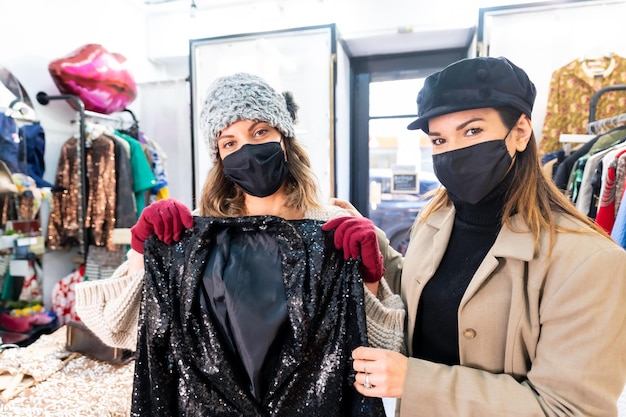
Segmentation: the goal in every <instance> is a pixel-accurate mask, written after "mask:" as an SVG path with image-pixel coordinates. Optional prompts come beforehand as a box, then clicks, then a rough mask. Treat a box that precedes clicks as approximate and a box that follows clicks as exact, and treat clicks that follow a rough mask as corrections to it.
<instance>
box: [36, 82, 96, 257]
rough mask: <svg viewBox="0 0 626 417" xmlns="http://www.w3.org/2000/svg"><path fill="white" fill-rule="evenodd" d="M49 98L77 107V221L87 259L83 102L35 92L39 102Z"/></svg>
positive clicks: (83, 251) (45, 103)
mask: <svg viewBox="0 0 626 417" xmlns="http://www.w3.org/2000/svg"><path fill="white" fill-rule="evenodd" d="M51 100H72V101H73V102H74V103H75V104H76V107H77V108H78V113H79V119H80V120H79V129H80V140H79V145H78V149H79V152H78V157H79V163H80V184H79V193H78V199H79V202H78V212H79V213H78V221H79V224H80V225H81V229H80V230H81V232H80V235H81V237H80V244H81V250H82V255H83V258H84V259H85V260H87V249H88V245H89V242H88V239H87V230H86V227H85V216H86V215H87V154H86V150H85V104H84V103H83V101H82V100H81V99H80V97H78V96H75V95H73V94H59V95H54V96H51V95H48V94H47V93H44V92H43V91H41V92H39V93H37V101H38V102H39V104H42V105H44V106H45V105H47V104H48V103H49V102H50V101H51Z"/></svg>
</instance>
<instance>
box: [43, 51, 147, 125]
mask: <svg viewBox="0 0 626 417" xmlns="http://www.w3.org/2000/svg"><path fill="white" fill-rule="evenodd" d="M48 71H49V72H50V75H51V76H52V79H53V81H54V83H55V84H56V86H57V88H58V89H59V91H60V92H61V93H62V94H73V95H76V96H78V97H79V98H80V99H81V100H82V101H83V103H84V104H85V110H90V111H95V112H98V113H104V114H111V113H115V112H118V111H121V110H123V109H124V108H125V107H126V106H128V105H129V104H130V103H132V102H133V100H135V98H136V97H137V86H136V85H135V80H134V79H133V76H132V75H131V73H130V71H129V70H128V67H127V61H126V58H125V57H124V56H123V55H120V54H118V53H111V52H109V51H107V50H106V49H105V48H104V47H103V46H102V45H98V44H87V45H84V46H82V47H80V48H78V49H76V50H75V51H73V52H71V53H70V54H68V55H66V56H64V57H61V58H59V59H56V60H54V61H52V62H50V64H49V65H48ZM68 103H70V105H71V106H72V107H74V108H75V103H74V101H73V100H68ZM76 110H78V109H76Z"/></svg>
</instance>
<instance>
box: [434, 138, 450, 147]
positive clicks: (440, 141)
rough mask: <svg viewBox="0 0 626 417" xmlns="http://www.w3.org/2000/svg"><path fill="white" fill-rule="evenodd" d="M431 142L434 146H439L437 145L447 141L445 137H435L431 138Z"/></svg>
mask: <svg viewBox="0 0 626 417" xmlns="http://www.w3.org/2000/svg"><path fill="white" fill-rule="evenodd" d="M431 142H432V144H433V145H434V146H437V145H443V144H444V143H446V140H445V139H443V138H434V139H431Z"/></svg>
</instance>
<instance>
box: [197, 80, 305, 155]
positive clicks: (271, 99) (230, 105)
mask: <svg viewBox="0 0 626 417" xmlns="http://www.w3.org/2000/svg"><path fill="white" fill-rule="evenodd" d="M286 99H290V97H287V96H285V95H283V94H280V93H278V92H277V91H276V90H274V89H273V88H272V87H270V86H269V84H267V83H266V82H265V81H264V80H263V79H262V78H261V77H259V76H257V75H253V74H247V73H237V74H233V75H228V76H225V77H220V78H218V79H216V80H215V81H214V82H213V83H212V84H211V86H210V87H209V89H208V90H207V92H206V94H205V96H204V102H203V104H202V113H201V114H200V123H201V128H202V131H203V133H204V139H205V141H206V144H207V147H208V149H209V151H210V152H211V153H212V154H213V155H215V154H216V153H217V138H218V136H219V135H220V133H221V132H222V130H224V129H225V128H226V127H228V126H229V125H230V124H232V123H234V122H236V121H239V120H256V121H263V122H267V123H269V124H270V125H272V126H273V127H275V128H277V129H278V130H279V131H280V132H281V133H282V134H283V135H284V136H285V137H288V138H294V137H295V132H294V126H293V124H294V121H295V113H292V112H290V110H291V109H288V108H287V102H286V101H285V100H286Z"/></svg>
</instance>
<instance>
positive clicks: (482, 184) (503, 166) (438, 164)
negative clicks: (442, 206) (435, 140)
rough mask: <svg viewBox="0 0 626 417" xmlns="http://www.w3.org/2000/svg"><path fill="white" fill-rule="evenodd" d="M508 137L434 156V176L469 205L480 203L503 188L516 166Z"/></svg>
mask: <svg viewBox="0 0 626 417" xmlns="http://www.w3.org/2000/svg"><path fill="white" fill-rule="evenodd" d="M510 132H511V131H510V130H509V133H510ZM509 133H507V134H506V136H508V135H509ZM506 136H505V137H504V139H497V140H490V141H488V142H482V143H478V144H476V145H472V146H468V147H466V148H461V149H455V150H453V151H449V152H444V153H440V154H436V155H433V167H434V169H435V175H436V176H437V178H438V179H439V181H440V182H441V183H442V184H443V186H444V187H446V190H448V191H449V192H450V193H451V194H453V195H455V196H456V197H458V198H459V199H461V200H463V201H465V202H467V203H470V204H476V203H478V202H479V201H480V200H482V199H483V198H485V196H486V195H487V194H489V193H490V192H491V191H492V190H493V189H494V188H495V187H496V186H497V185H498V184H500V182H501V181H502V180H503V179H504V177H505V176H506V174H507V173H508V172H509V169H510V168H511V166H512V165H513V158H511V155H510V154H509V150H508V149H507V147H506V143H505V139H506Z"/></svg>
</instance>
